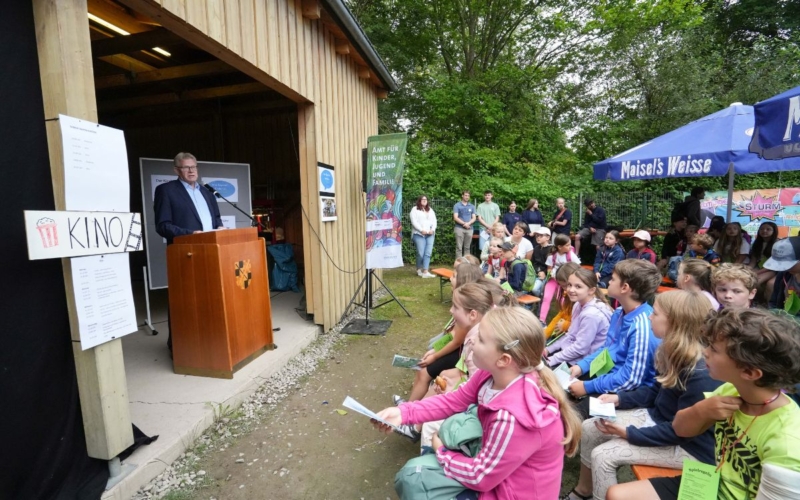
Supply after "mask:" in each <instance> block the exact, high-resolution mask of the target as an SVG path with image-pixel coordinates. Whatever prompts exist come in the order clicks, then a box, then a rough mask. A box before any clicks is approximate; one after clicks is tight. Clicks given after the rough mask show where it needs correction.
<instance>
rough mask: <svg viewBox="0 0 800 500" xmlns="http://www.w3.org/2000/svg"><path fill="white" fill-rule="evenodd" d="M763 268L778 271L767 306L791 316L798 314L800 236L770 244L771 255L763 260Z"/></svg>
mask: <svg viewBox="0 0 800 500" xmlns="http://www.w3.org/2000/svg"><path fill="white" fill-rule="evenodd" d="M764 269H769V270H771V271H776V272H777V273H778V274H777V275H776V276H775V286H774V287H773V289H772V296H771V297H770V299H769V308H770V309H783V310H784V311H786V312H788V313H789V314H791V315H792V316H798V315H800V299H798V297H800V236H792V237H790V238H786V239H783V240H778V241H776V242H775V244H774V245H772V256H771V257H770V258H769V259H767V261H766V262H764Z"/></svg>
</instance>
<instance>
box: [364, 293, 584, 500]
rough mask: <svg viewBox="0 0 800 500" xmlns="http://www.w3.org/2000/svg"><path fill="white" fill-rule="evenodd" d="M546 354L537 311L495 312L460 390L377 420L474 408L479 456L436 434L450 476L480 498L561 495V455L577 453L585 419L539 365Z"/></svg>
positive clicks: (400, 420) (397, 421)
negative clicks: (450, 447) (447, 444)
mask: <svg viewBox="0 0 800 500" xmlns="http://www.w3.org/2000/svg"><path fill="white" fill-rule="evenodd" d="M543 350H544V335H543V333H542V327H541V326H540V324H539V322H538V321H536V317H535V316H534V315H533V313H531V312H530V311H528V310H526V309H524V308H521V307H502V308H496V309H492V310H490V311H488V312H487V313H486V314H485V315H484V317H483V319H482V320H481V323H480V329H479V333H478V340H477V342H476V343H475V346H474V350H473V358H474V361H475V364H476V366H477V367H478V368H479V369H480V370H479V371H478V372H477V373H476V374H475V375H473V376H472V377H470V379H469V380H468V381H467V382H466V383H465V384H463V385H462V386H461V387H460V388H459V389H458V390H457V391H455V392H451V393H449V394H444V395H442V396H437V397H434V398H427V399H424V400H422V401H417V402H414V403H403V404H401V405H400V406H399V407H393V408H386V409H385V410H382V411H381V412H380V413H378V416H379V417H380V418H381V419H383V420H384V421H387V422H389V423H390V424H392V425H396V426H397V425H401V424H404V423H405V424H410V423H415V422H425V421H428V420H435V419H442V418H446V417H449V416H450V415H453V414H455V413H458V412H463V411H465V410H467V408H468V407H469V406H470V405H472V404H476V403H477V404H478V405H480V406H479V408H480V411H479V412H478V419H479V420H480V423H481V427H482V430H483V444H482V447H481V451H480V452H479V453H478V454H477V455H475V456H474V457H468V456H466V455H464V454H463V453H461V452H460V451H453V450H448V449H447V448H445V447H444V446H443V445H442V443H441V440H440V439H439V437H438V435H437V436H434V437H433V448H434V449H435V450H436V458H437V459H438V461H439V463H440V464H441V466H442V467H443V469H444V473H445V475H446V476H447V477H449V478H452V479H455V480H456V481H459V482H460V483H461V484H463V485H464V487H465V488H468V489H470V490H474V491H479V492H481V497H483V496H485V497H486V498H517V497H519V496H520V495H521V494H523V493H524V495H523V496H525V497H526V498H556V497H557V496H558V492H559V490H560V488H561V474H562V470H563V467H564V455H565V453H566V455H569V456H572V455H574V454H575V452H576V451H577V448H578V442H579V440H580V418H579V417H578V415H577V413H576V411H575V410H574V409H573V407H572V405H571V404H570V403H569V401H568V400H567V395H566V393H564V391H563V390H562V389H561V387H560V385H559V383H558V381H557V379H556V377H555V375H554V374H553V372H552V371H551V370H550V368H548V367H547V366H546V365H545V364H544V363H543V362H542V351H543ZM375 425H376V426H377V427H378V428H380V429H381V430H384V431H389V430H390V429H391V428H390V427H388V426H384V425H381V424H379V423H377V422H376V423H375Z"/></svg>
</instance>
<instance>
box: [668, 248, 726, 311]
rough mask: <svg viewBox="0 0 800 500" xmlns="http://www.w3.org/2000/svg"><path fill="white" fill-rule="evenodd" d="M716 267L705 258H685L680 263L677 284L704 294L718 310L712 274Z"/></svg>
mask: <svg viewBox="0 0 800 500" xmlns="http://www.w3.org/2000/svg"><path fill="white" fill-rule="evenodd" d="M714 269H716V268H715V267H714V266H712V265H711V264H709V263H708V262H706V261H704V260H700V259H689V260H685V261H683V262H681V263H680V264H679V265H678V276H677V279H676V280H675V285H677V287H678V288H680V289H681V290H686V291H687V292H697V293H701V294H703V296H704V297H705V298H707V299H708V301H709V302H711V308H712V309H714V310H715V311H716V310H718V309H719V302H718V301H717V298H716V297H714V294H713V293H712V291H713V290H714V287H713V286H712V285H711V275H712V272H713V271H714Z"/></svg>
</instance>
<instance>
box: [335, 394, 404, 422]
mask: <svg viewBox="0 0 800 500" xmlns="http://www.w3.org/2000/svg"><path fill="white" fill-rule="evenodd" d="M342 406H344V407H345V408H349V409H351V410H353V411H354V412H356V413H360V414H362V415H364V416H367V417H369V418H371V419H374V420H377V421H378V422H380V423H382V424H386V425H388V426H389V427H391V428H392V429H396V428H397V427H395V426H394V425H392V424H390V423H389V422H387V421H386V420H383V419H382V418H379V417H378V415H377V414H376V413H375V412H373V411H371V410H370V409H368V408H367V407H366V406H364V405H362V404H361V403H359V402H358V401H356V400H355V399H353V398H351V397H350V396H347V397H345V398H344V402H343V403H342Z"/></svg>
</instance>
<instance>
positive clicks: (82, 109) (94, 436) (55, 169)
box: [33, 0, 133, 460]
mask: <svg viewBox="0 0 800 500" xmlns="http://www.w3.org/2000/svg"><path fill="white" fill-rule="evenodd" d="M87 13H88V8H87V4H86V0H33V15H34V22H35V25H36V44H37V47H38V52H39V71H40V73H41V80H42V97H43V98H44V112H45V116H43V117H42V119H46V120H47V121H46V123H45V125H46V127H47V145H48V150H49V153H50V172H51V174H52V177H53V196H54V198H55V208H56V210H66V206H65V195H64V157H63V151H62V147H61V132H60V128H59V123H58V120H56V118H58V115H59V113H61V114H65V115H70V116H74V117H76V118H81V119H83V120H90V121H93V122H96V121H97V104H96V101H95V94H94V78H93V74H92V49H91V43H90V41H89V21H88V18H87ZM62 267H63V270H64V284H65V288H66V292H67V308H68V310H69V323H70V329H71V330H72V340H73V343H72V346H73V347H72V351H73V354H74V356H75V371H76V372H77V376H78V391H79V393H80V401H81V414H82V415H83V428H84V431H85V433H86V448H87V450H88V453H89V456H90V457H93V458H99V459H103V460H111V459H112V458H114V457H115V456H117V455H119V453H120V452H122V451H123V450H124V449H125V448H127V447H128V446H130V445H131V444H133V431H132V429H131V417H130V411H129V408H128V384H127V380H126V379H125V366H124V363H123V359H122V341H121V340H120V339H116V340H112V341H111V342H108V343H105V344H102V345H100V346H98V347H95V348H94V349H89V350H86V351H82V350H81V345H80V342H77V341H78V340H80V337H79V333H78V318H77V312H76V310H75V298H74V297H75V293H74V290H73V288H72V274H71V270H70V263H69V260H68V259H64V260H63V261H62Z"/></svg>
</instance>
